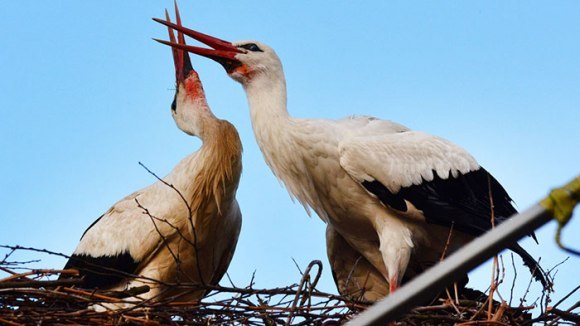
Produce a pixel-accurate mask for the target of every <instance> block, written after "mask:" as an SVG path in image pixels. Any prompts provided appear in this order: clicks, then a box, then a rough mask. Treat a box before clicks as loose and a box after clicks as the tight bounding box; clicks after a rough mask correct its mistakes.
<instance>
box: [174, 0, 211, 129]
mask: <svg viewBox="0 0 580 326" xmlns="http://www.w3.org/2000/svg"><path fill="white" fill-rule="evenodd" d="M175 16H176V17H175V18H176V23H177V25H176V26H181V18H180V17H179V10H178V8H177V4H176V6H175ZM165 18H166V19H167V21H170V20H169V14H168V13H167V10H166V11H165ZM168 30H169V39H170V40H171V42H172V43H174V44H179V45H181V46H187V45H186V44H185V37H184V36H183V33H181V32H179V31H178V32H177V39H176V38H175V35H174V33H173V29H172V28H171V27H168ZM171 50H172V52H173V62H174V63H175V97H174V99H173V103H172V104H171V114H172V115H173V119H174V120H175V123H176V124H177V126H178V127H179V129H181V130H183V131H184V132H185V133H187V134H189V135H192V136H200V137H202V138H203V132H204V129H205V128H204V127H205V125H206V123H205V122H206V121H207V120H208V119H215V116H214V115H213V113H212V112H211V110H210V108H209V106H208V104H207V101H206V98H205V92H204V90H203V86H202V84H201V80H200V79H199V75H198V74H197V72H196V71H195V70H194V69H193V67H192V65H191V60H190V59H189V54H188V53H187V52H186V51H184V50H182V49H180V48H177V47H172V48H171Z"/></svg>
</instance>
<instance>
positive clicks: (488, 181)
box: [363, 168, 517, 236]
mask: <svg viewBox="0 0 580 326" xmlns="http://www.w3.org/2000/svg"><path fill="white" fill-rule="evenodd" d="M433 174H434V178H433V180H432V181H425V180H423V182H422V183H421V184H419V185H412V186H410V187H404V188H401V190H400V191H399V192H397V193H392V192H391V191H389V189H387V187H385V186H384V185H383V184H381V183H380V182H379V181H376V180H375V181H371V182H369V181H364V182H363V186H364V187H365V188H366V189H367V190H368V191H369V192H371V193H373V194H375V195H376V196H377V197H378V198H379V199H380V200H381V201H382V202H383V203H384V204H385V205H388V206H389V207H391V208H393V209H396V210H399V211H403V212H405V211H407V205H406V203H405V200H407V201H409V202H411V203H412V204H413V205H415V207H416V208H417V209H420V210H421V211H423V214H424V216H425V219H426V221H427V223H432V224H438V225H443V226H451V225H452V224H453V225H454V228H455V229H457V230H459V231H461V232H464V233H467V234H471V235H474V236H479V235H481V234H483V233H485V232H486V231H488V230H489V229H491V227H492V224H491V201H490V194H491V198H492V199H493V212H494V223H495V224H499V223H501V222H503V221H505V220H506V219H507V218H509V217H510V216H511V215H513V214H515V213H517V211H516V209H515V208H514V206H513V205H512V199H511V198H510V197H509V195H508V194H507V192H506V191H505V189H504V188H503V187H502V186H501V184H499V182H498V181H497V180H496V179H495V178H494V177H493V176H492V175H491V174H489V173H488V172H487V171H486V170H485V169H484V168H480V169H479V170H476V171H472V172H469V173H466V174H460V175H459V176H458V177H457V178H453V177H452V176H449V178H447V179H443V178H441V177H439V176H438V175H437V173H436V172H435V171H433Z"/></svg>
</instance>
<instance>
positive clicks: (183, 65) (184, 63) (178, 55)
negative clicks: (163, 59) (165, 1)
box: [165, 3, 194, 85]
mask: <svg viewBox="0 0 580 326" xmlns="http://www.w3.org/2000/svg"><path fill="white" fill-rule="evenodd" d="M165 19H167V21H170V19H169V13H168V12H167V10H165ZM175 20H176V22H177V25H176V26H181V17H180V16H179V9H178V8H177V3H176V4H175ZM167 30H168V31H169V39H170V40H171V42H172V43H175V44H181V45H186V44H185V37H184V36H183V33H181V32H179V31H178V32H177V42H176V39H175V35H174V34H173V29H171V28H170V27H167ZM171 52H172V53H173V63H174V64H175V82H176V84H177V85H179V84H180V83H183V82H184V81H185V79H186V78H187V77H188V76H189V74H190V73H191V72H192V71H194V69H193V66H192V65H191V60H190V59H189V54H188V53H187V52H185V51H183V50H181V49H178V48H176V47H172V48H171Z"/></svg>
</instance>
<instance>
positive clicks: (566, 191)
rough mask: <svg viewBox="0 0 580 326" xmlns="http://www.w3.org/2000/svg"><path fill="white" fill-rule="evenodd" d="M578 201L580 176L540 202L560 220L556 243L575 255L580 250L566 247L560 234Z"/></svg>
mask: <svg viewBox="0 0 580 326" xmlns="http://www.w3.org/2000/svg"><path fill="white" fill-rule="evenodd" d="M578 201H580V177H576V178H574V180H572V181H571V182H570V183H568V184H567V185H565V186H563V187H561V188H556V189H554V190H552V191H551V192H550V194H549V195H548V197H546V198H545V199H544V200H542V201H541V202H540V205H542V207H544V208H545V209H546V210H547V211H548V212H550V214H551V215H552V217H553V218H554V219H555V220H556V221H558V230H556V243H557V244H558V246H559V247H560V248H562V249H564V250H565V251H567V252H569V253H572V254H575V255H580V251H577V250H574V249H571V248H567V247H565V246H564V245H563V244H562V242H561V241H560V235H561V233H562V229H563V228H564V226H565V225H566V224H567V223H568V222H569V221H570V219H571V218H572V212H573V211H574V207H576V205H577V204H578Z"/></svg>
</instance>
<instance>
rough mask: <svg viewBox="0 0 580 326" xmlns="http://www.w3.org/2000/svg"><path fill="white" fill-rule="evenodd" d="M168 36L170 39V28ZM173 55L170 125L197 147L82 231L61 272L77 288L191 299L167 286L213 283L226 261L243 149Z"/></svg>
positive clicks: (183, 59)
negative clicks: (145, 288)
mask: <svg viewBox="0 0 580 326" xmlns="http://www.w3.org/2000/svg"><path fill="white" fill-rule="evenodd" d="M176 13H177V8H176ZM177 15H178V13H177ZM177 19H178V23H179V15H178V17H177ZM170 35H171V39H172V40H175V39H174V37H173V32H172V30H171V29H170ZM179 42H180V43H184V41H183V35H179ZM173 56H174V60H175V68H176V84H177V85H176V87H177V89H176V95H175V99H174V103H173V105H172V108H171V111H172V115H173V118H174V120H175V122H176V124H177V126H178V127H179V128H180V129H181V130H183V131H184V132H185V133H187V134H189V135H193V136H198V137H199V138H201V139H202V142H203V144H202V146H201V148H200V149H199V150H198V151H197V152H195V153H193V154H191V155H189V156H187V157H186V158H185V159H183V160H182V161H181V162H180V163H179V164H178V165H177V166H176V167H175V168H174V169H173V171H171V172H170V173H169V174H168V175H167V176H166V177H164V178H163V179H162V181H161V180H160V181H157V182H156V183H154V184H152V185H151V186H149V187H146V188H144V189H141V190H139V191H137V192H135V193H133V194H131V195H129V196H127V197H125V198H123V199H122V200H120V201H119V202H117V203H116V204H115V205H113V207H111V208H110V209H109V210H108V211H107V212H106V213H105V214H104V215H103V216H101V217H100V218H99V219H98V220H97V221H95V222H94V223H93V225H91V226H90V227H89V228H88V229H87V231H85V233H84V234H83V236H82V238H81V241H80V243H79V245H78V247H77V248H76V250H75V252H74V254H73V255H72V257H71V259H70V260H69V262H68V263H67V264H66V266H65V268H78V269H79V270H80V274H81V276H83V278H84V284H83V286H84V287H88V288H100V289H110V290H123V289H127V288H130V287H134V286H139V285H143V284H146V285H149V286H150V287H151V288H152V289H151V290H150V291H149V292H147V293H145V294H144V295H143V296H142V298H154V299H163V298H168V297H170V296H176V295H178V300H195V299H200V298H201V297H202V296H203V294H204V291H203V290H200V291H193V292H192V291H187V290H183V289H181V290H178V289H176V288H175V287H172V286H169V284H175V283H190V284H191V283H193V284H209V285H213V284H217V283H218V282H219V280H220V279H221V277H222V276H223V275H224V273H225V272H226V270H227V267H228V265H229V263H230V261H231V258H232V255H233V253H234V249H235V247H236V243H237V239H238V235H239V232H240V227H241V213H240V209H239V206H238V203H237V201H236V198H235V195H236V190H237V187H238V182H239V179H240V174H241V170H242V157H241V152H242V145H241V142H240V139H239V136H238V133H237V131H236V129H235V127H234V126H233V125H232V124H230V123H229V122H227V121H225V120H220V119H218V118H216V117H215V116H214V115H213V113H212V112H211V110H210V109H209V106H208V105H207V102H206V99H205V94H204V91H203V88H202V85H201V81H200V80H199V77H198V75H197V73H196V72H195V70H193V68H192V67H191V63H190V61H189V56H188V54H187V53H186V52H184V51H181V50H176V49H174V50H173ZM119 272H121V273H119ZM123 273H124V274H123ZM132 275H136V276H132Z"/></svg>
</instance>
